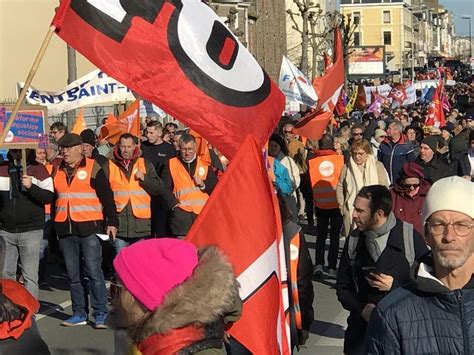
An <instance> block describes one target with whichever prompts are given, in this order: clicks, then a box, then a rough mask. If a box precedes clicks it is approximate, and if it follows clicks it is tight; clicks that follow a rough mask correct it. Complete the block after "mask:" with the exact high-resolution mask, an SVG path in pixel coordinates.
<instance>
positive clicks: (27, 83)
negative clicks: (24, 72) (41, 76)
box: [0, 25, 56, 148]
mask: <svg viewBox="0 0 474 355" xmlns="http://www.w3.org/2000/svg"><path fill="white" fill-rule="evenodd" d="M55 30H56V26H54V25H53V26H51V27H50V28H49V30H48V33H47V34H46V36H45V38H44V40H43V44H42V45H41V48H40V49H39V51H38V54H37V55H36V59H35V61H34V62H33V65H32V66H31V69H30V72H29V73H28V77H27V78H26V81H25V85H24V86H23V88H22V89H21V92H20V96H18V100H17V101H16V103H15V106H14V107H13V110H12V113H11V115H10V118H9V119H8V121H7V123H6V125H5V127H3V132H2V133H1V134H0V148H1V147H2V146H3V144H4V143H5V137H6V136H7V134H8V132H9V130H10V128H11V126H12V124H13V121H14V120H15V116H16V114H17V113H18V111H19V109H20V106H21V103H22V102H23V100H24V99H25V96H26V93H27V91H28V88H29V87H30V85H31V82H32V81H33V78H34V77H35V74H36V71H37V70H38V67H39V65H40V63H41V60H42V59H43V56H44V54H45V52H46V49H47V48H48V45H49V42H51V38H52V37H53V34H54V31H55Z"/></svg>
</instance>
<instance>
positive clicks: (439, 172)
mask: <svg viewBox="0 0 474 355" xmlns="http://www.w3.org/2000/svg"><path fill="white" fill-rule="evenodd" d="M416 163H417V164H418V165H420V166H421V167H422V168H423V173H424V175H425V179H426V180H428V181H429V182H430V183H431V184H434V183H435V182H436V181H438V180H440V179H442V178H445V177H448V176H454V175H457V167H458V164H457V162H452V163H451V164H448V163H447V162H446V161H443V160H442V159H440V158H439V157H438V156H437V155H434V156H433V159H431V160H430V161H429V162H428V163H426V162H425V161H423V160H421V159H420V157H418V158H417V159H416Z"/></svg>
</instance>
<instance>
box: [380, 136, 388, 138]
mask: <svg viewBox="0 0 474 355" xmlns="http://www.w3.org/2000/svg"><path fill="white" fill-rule="evenodd" d="M379 138H387V136H379Z"/></svg>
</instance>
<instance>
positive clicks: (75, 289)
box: [59, 234, 107, 317]
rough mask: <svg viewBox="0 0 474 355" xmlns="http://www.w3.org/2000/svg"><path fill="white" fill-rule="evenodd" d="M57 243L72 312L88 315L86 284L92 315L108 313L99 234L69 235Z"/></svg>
mask: <svg viewBox="0 0 474 355" xmlns="http://www.w3.org/2000/svg"><path fill="white" fill-rule="evenodd" d="M59 246H60V248H61V251H62V253H63V255H64V261H65V262H66V269H67V273H68V276H69V279H70V280H71V300H72V311H73V314H74V315H78V316H82V317H84V316H87V315H88V302H87V301H88V300H87V298H88V297H87V293H88V288H89V290H90V299H91V306H92V309H93V310H94V312H93V315H94V316H96V315H97V314H101V313H104V314H107V289H106V287H105V280H104V274H103V273H102V269H101V263H102V247H101V245H100V242H99V238H97V236H96V235H95V234H92V235H90V236H88V237H78V236H75V235H69V236H66V237H62V238H60V239H59ZM86 278H87V279H88V282H87V280H86ZM87 285H89V287H87Z"/></svg>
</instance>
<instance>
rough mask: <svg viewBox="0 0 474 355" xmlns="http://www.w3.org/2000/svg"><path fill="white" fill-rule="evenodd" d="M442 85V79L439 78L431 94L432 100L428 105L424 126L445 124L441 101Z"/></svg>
mask: <svg viewBox="0 0 474 355" xmlns="http://www.w3.org/2000/svg"><path fill="white" fill-rule="evenodd" d="M443 86H444V85H443V80H442V79H440V80H439V82H438V86H437V87H436V90H435V92H434V95H433V101H431V103H430V105H429V106H428V116H427V117H426V121H425V126H435V127H443V126H446V118H445V116H444V111H443V103H442V102H441V95H442V92H443Z"/></svg>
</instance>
